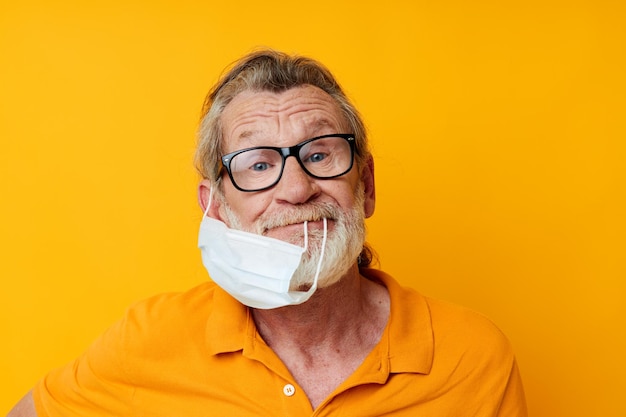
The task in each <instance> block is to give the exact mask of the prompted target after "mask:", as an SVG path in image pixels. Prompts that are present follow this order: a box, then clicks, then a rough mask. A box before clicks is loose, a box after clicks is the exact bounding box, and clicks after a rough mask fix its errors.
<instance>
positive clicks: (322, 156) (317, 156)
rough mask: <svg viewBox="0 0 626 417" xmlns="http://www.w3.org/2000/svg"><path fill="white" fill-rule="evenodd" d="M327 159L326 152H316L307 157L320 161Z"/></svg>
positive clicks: (308, 159)
mask: <svg viewBox="0 0 626 417" xmlns="http://www.w3.org/2000/svg"><path fill="white" fill-rule="evenodd" d="M324 159H326V154H324V153H314V154H313V155H311V156H309V157H308V158H307V161H309V162H320V161H322V160H324Z"/></svg>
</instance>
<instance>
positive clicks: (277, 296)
mask: <svg viewBox="0 0 626 417" xmlns="http://www.w3.org/2000/svg"><path fill="white" fill-rule="evenodd" d="M211 191H213V190H211ZM211 198H212V192H211V195H210V196H209V204H208V207H207V209H206V211H205V212H204V217H203V218H202V222H201V223H200V233H199V235H198V247H199V248H200V251H201V254H202V263H203V264H204V267H205V268H206V270H207V271H208V273H209V275H210V276H211V278H212V279H213V281H215V283H216V284H218V285H219V286H220V287H221V288H222V289H223V290H224V291H226V292H227V293H229V294H230V295H231V296H233V297H234V298H236V299H237V300H238V301H239V302H241V303H242V304H245V305H247V306H249V307H253V308H259V309H271V308H278V307H284V306H288V305H296V304H302V303H304V302H305V301H307V300H308V299H309V298H311V296H312V295H313V293H314V292H315V290H316V289H317V280H318V277H319V273H320V268H321V265H322V259H323V258H324V247H325V246H326V232H327V230H326V229H327V225H326V219H324V237H323V241H322V249H321V253H320V259H319V261H318V263H317V271H316V273H315V278H314V280H313V285H311V288H309V290H308V291H290V290H289V286H290V284H291V278H292V276H293V274H294V272H295V271H296V269H297V268H298V266H299V265H300V260H301V259H302V254H303V253H304V252H306V250H307V247H308V230H307V222H305V223H304V247H300V246H297V245H292V244H291V243H287V242H284V241H282V240H279V239H274V238H271V237H267V236H263V235H259V234H255V233H249V232H244V231H242V230H235V229H231V228H229V227H228V226H226V224H225V223H224V222H222V221H219V220H217V219H213V218H211V217H208V216H207V213H208V211H209V207H210V205H211Z"/></svg>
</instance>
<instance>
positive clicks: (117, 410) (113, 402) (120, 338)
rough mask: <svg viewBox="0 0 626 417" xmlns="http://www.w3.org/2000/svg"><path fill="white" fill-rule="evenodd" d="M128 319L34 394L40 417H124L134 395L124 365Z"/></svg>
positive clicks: (47, 379)
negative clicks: (123, 356)
mask: <svg viewBox="0 0 626 417" xmlns="http://www.w3.org/2000/svg"><path fill="white" fill-rule="evenodd" d="M125 328H126V319H124V320H122V321H120V322H118V323H116V324H115V325H114V326H112V327H111V328H110V329H109V330H107V331H106V332H105V333H104V334H102V336H100V337H99V338H98V339H97V340H96V341H95V342H94V343H93V344H92V345H91V346H90V347H89V349H88V350H87V351H86V352H85V353H84V354H83V355H81V356H80V357H79V358H77V359H75V360H74V361H72V362H70V363H69V364H67V365H65V366H63V367H61V368H58V369H56V370H53V371H52V372H50V373H49V374H48V375H46V376H45V377H44V378H43V379H42V380H41V381H39V383H38V384H37V385H36V386H35V388H34V390H33V399H34V402H35V409H36V410H37V414H38V416H39V417H60V416H63V417H74V416H76V417H78V416H90V417H98V416H124V415H132V412H131V411H132V410H129V407H130V405H131V404H132V398H133V395H134V388H133V384H131V383H130V381H129V378H128V376H127V374H126V370H125V367H124V365H123V358H122V357H120V355H121V354H123V352H124V351H125V350H124V343H125Z"/></svg>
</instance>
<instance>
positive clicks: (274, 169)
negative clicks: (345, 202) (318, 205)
mask: <svg viewBox="0 0 626 417" xmlns="http://www.w3.org/2000/svg"><path fill="white" fill-rule="evenodd" d="M290 156H293V157H295V158H296V160H297V161H298V164H300V166H301V167H302V169H303V170H304V172H306V173H307V174H308V175H310V176H311V177H313V178H320V179H329V178H335V177H339V176H341V175H344V174H346V173H347V172H348V171H350V170H351V169H352V165H353V163H354V135H352V134H343V133H335V134H332V135H323V136H318V137H315V138H312V139H307V140H305V141H304V142H300V143H299V144H297V145H294V146H289V147H287V148H277V147H274V146H257V147H254V148H246V149H241V150H238V151H235V152H231V153H228V154H226V155H224V156H222V165H223V166H224V168H226V171H227V172H228V176H229V177H230V180H231V181H232V183H233V185H234V186H235V188H237V189H238V190H240V191H261V190H265V189H268V188H270V187H273V186H274V185H276V184H277V183H278V181H280V178H281V176H282V175H283V170H284V168H285V161H286V160H287V158H288V157H290Z"/></svg>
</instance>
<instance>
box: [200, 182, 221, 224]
mask: <svg viewBox="0 0 626 417" xmlns="http://www.w3.org/2000/svg"><path fill="white" fill-rule="evenodd" d="M216 193H217V191H215V190H213V196H211V181H209V180H207V179H203V180H202V181H200V184H199V185H198V203H199V204H200V208H201V209H202V212H203V213H204V212H205V211H206V208H207V206H208V205H209V198H212V200H213V201H212V202H211V207H210V209H209V212H208V213H207V215H208V216H209V217H212V218H214V219H220V216H219V208H220V202H219V199H218V198H217V197H216Z"/></svg>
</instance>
